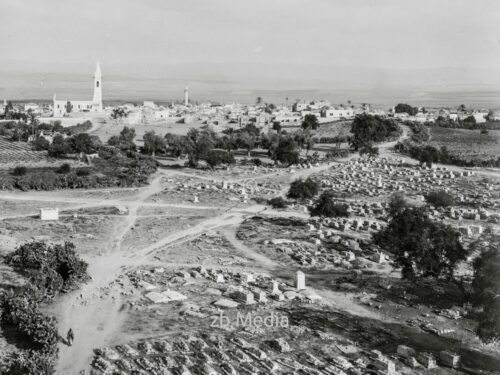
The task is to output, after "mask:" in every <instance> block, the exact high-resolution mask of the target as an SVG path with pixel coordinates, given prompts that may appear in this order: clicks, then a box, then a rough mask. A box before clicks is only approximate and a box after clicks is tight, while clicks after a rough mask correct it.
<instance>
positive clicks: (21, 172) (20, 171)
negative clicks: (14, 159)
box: [12, 165, 27, 176]
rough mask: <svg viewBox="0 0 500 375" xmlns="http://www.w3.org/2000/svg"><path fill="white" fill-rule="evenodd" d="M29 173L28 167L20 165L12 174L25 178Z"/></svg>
mask: <svg viewBox="0 0 500 375" xmlns="http://www.w3.org/2000/svg"><path fill="white" fill-rule="evenodd" d="M26 172H27V169H26V167H23V166H21V165H18V166H17V167H15V168H14V169H13V170H12V174H13V175H14V176H24V175H25V174H26Z"/></svg>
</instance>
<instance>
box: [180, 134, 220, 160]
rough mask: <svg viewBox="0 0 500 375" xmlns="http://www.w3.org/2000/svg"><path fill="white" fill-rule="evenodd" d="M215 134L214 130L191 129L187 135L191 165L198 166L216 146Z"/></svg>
mask: <svg viewBox="0 0 500 375" xmlns="http://www.w3.org/2000/svg"><path fill="white" fill-rule="evenodd" d="M214 144H215V134H214V132H212V131H209V130H204V131H202V132H200V131H199V130H198V129H195V128H192V129H189V131H188V133H187V136H186V151H187V154H188V156H189V165H190V166H191V167H197V166H198V161H199V160H203V159H205V158H206V156H207V154H208V152H209V151H210V150H212V149H213V148H214Z"/></svg>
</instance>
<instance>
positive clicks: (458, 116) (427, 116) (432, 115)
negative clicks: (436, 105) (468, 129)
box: [389, 108, 500, 124]
mask: <svg viewBox="0 0 500 375" xmlns="http://www.w3.org/2000/svg"><path fill="white" fill-rule="evenodd" d="M389 115H390V116H393V117H395V118H398V119H400V120H403V121H416V122H420V123H425V122H431V123H432V122H435V121H436V120H437V119H438V118H439V117H443V118H445V119H449V120H452V121H463V120H465V119H467V118H469V117H473V118H474V120H475V121H476V123H477V124H482V123H485V122H486V121H487V120H490V121H499V120H500V111H487V110H484V109H479V110H462V111H460V110H450V109H445V108H440V109H434V110H425V109H424V108H419V111H418V113H417V114H415V115H410V114H408V113H406V112H402V113H396V110H395V108H393V109H392V110H391V111H390V113H389Z"/></svg>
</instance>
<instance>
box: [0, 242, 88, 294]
mask: <svg viewBox="0 0 500 375" xmlns="http://www.w3.org/2000/svg"><path fill="white" fill-rule="evenodd" d="M5 262H6V263H7V264H9V265H11V266H13V267H15V268H17V269H18V270H19V271H20V272H21V273H23V274H26V275H28V276H30V277H31V278H32V279H33V280H36V283H34V284H35V286H37V287H38V288H40V287H42V286H43V287H44V288H46V289H47V293H49V294H52V295H53V294H55V293H56V292H60V291H62V290H64V289H71V288H74V287H76V286H78V284H79V283H80V282H82V281H85V280H86V279H87V278H88V275H87V263H85V262H84V261H83V260H81V259H80V258H79V257H78V256H77V254H76V252H75V245H73V244H72V243H71V242H65V243H64V245H61V244H56V245H53V246H50V245H47V244H46V243H45V242H40V241H33V242H27V243H25V244H23V245H21V246H19V247H18V248H17V249H16V250H15V251H13V252H11V253H9V254H7V255H6V256H5ZM40 282H42V284H43V285H42V284H40ZM37 283H38V285H37Z"/></svg>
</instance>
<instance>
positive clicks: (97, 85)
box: [92, 61, 102, 111]
mask: <svg viewBox="0 0 500 375" xmlns="http://www.w3.org/2000/svg"><path fill="white" fill-rule="evenodd" d="M92 102H93V108H94V110H95V111H102V73H101V65H100V64H99V61H98V62H97V66H96V68H95V73H94V98H93V100H92Z"/></svg>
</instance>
